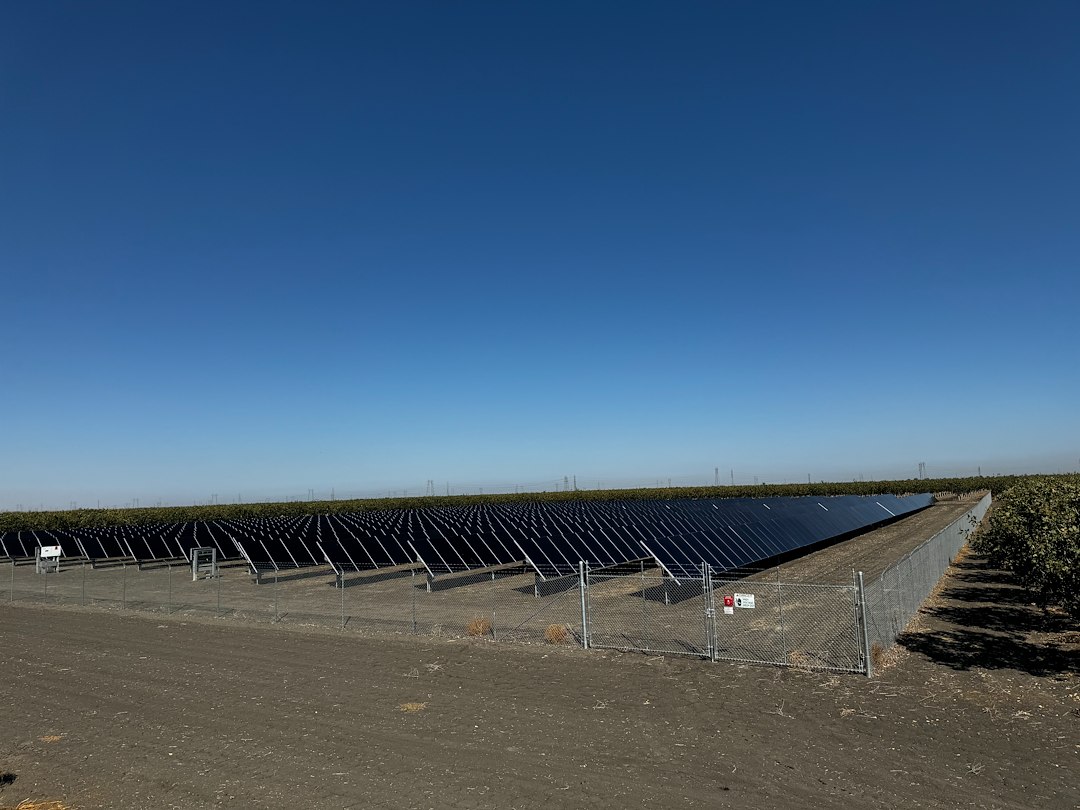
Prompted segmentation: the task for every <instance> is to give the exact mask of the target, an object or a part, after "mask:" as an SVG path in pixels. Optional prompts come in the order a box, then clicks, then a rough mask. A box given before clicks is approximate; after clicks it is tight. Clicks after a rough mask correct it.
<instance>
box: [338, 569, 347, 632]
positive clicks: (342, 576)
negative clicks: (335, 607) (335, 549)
mask: <svg viewBox="0 0 1080 810" xmlns="http://www.w3.org/2000/svg"><path fill="white" fill-rule="evenodd" d="M338 588H339V589H340V590H341V594H340V596H341V629H342V630H344V629H345V566H344V565H343V566H342V567H341V573H340V574H339V575H338Z"/></svg>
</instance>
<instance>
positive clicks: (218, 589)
mask: <svg viewBox="0 0 1080 810" xmlns="http://www.w3.org/2000/svg"><path fill="white" fill-rule="evenodd" d="M224 578H225V577H224V576H223V575H222V574H221V572H220V571H219V572H218V575H217V615H218V616H219V617H220V616H221V580H223V579H224Z"/></svg>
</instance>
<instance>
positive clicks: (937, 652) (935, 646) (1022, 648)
mask: <svg viewBox="0 0 1080 810" xmlns="http://www.w3.org/2000/svg"><path fill="white" fill-rule="evenodd" d="M921 616H922V619H923V622H922V627H921V629H920V630H918V631H915V632H908V633H903V634H902V635H901V636H900V638H899V639H897V643H898V644H900V645H902V646H903V647H905V648H907V649H908V650H911V651H912V652H916V653H919V654H920V655H924V656H926V657H927V658H929V659H931V660H932V661H935V662H937V663H940V664H944V665H945V666H948V667H952V668H953V669H961V670H963V669H970V668H972V667H982V668H983V669H1015V670H1018V671H1020V672H1026V673H1028V674H1030V675H1036V676H1048V675H1057V674H1062V673H1080V655H1078V654H1077V650H1076V646H1077V645H1076V642H1075V640H1074V638H1073V636H1074V634H1072V633H1071V631H1075V630H1076V629H1077V628H1076V623H1075V622H1074V621H1072V620H1070V619H1069V618H1068V617H1067V616H1065V615H1064V614H1063V613H1060V612H1057V611H1044V610H1043V609H1042V608H1039V607H1037V606H1035V605H1033V604H1031V596H1030V595H1029V594H1028V593H1027V592H1026V591H1025V590H1024V589H1023V588H1022V587H1020V586H1019V585H1018V584H1017V583H1016V581H1015V579H1014V578H1013V577H1012V575H1011V574H1009V573H1008V572H1006V571H998V570H995V569H993V568H991V567H990V565H989V563H988V562H987V561H986V560H984V559H980V558H972V557H969V558H967V559H964V560H962V561H961V562H959V563H958V564H957V565H956V568H955V570H954V571H953V572H950V575H949V576H948V577H947V579H946V580H945V583H944V587H943V588H942V590H941V591H940V593H939V594H938V595H937V596H936V597H934V598H932V599H931V600H930V601H929V602H928V603H927V604H926V605H924V607H923V609H922V611H921Z"/></svg>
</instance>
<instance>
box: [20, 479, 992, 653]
mask: <svg viewBox="0 0 1080 810" xmlns="http://www.w3.org/2000/svg"><path fill="white" fill-rule="evenodd" d="M989 505H990V496H989V494H987V495H986V496H985V497H983V498H982V500H980V501H979V502H978V503H977V504H976V505H975V506H974V507H973V508H972V509H971V510H969V511H968V512H967V513H966V514H964V515H963V516H961V517H960V518H959V519H957V520H956V521H954V522H953V523H951V524H950V525H949V526H947V527H946V528H944V529H943V530H941V531H940V532H938V533H937V534H935V535H934V536H933V537H931V538H930V539H929V540H927V541H926V542H924V543H923V544H921V545H920V546H918V547H916V548H915V549H913V550H912V551H911V552H910V553H909V554H907V555H905V556H904V557H903V558H901V559H900V560H898V561H897V562H896V563H895V564H893V565H892V566H890V567H889V568H887V569H886V570H885V571H884V572H883V573H882V574H881V576H880V577H879V578H877V579H875V580H874V581H872V582H869V583H865V584H864V583H863V582H862V576H861V575H856V576H855V577H854V578H853V581H852V584H850V585H824V584H815V583H807V582H784V581H782V577H781V570H780V569H770V570H768V571H740V572H726V573H725V572H713V571H712V570H710V569H709V568H708V567H707V566H703V567H702V569H701V570H700V571H697V572H695V571H687V572H675V575H674V576H673V575H672V572H669V571H664V570H662V569H660V568H656V567H649V565H650V564H649V563H641V564H640V567H639V568H637V569H634V568H633V567H632V566H622V567H620V568H617V569H598V570H593V571H589V570H588V569H587V566H586V565H585V564H584V563H583V564H582V565H581V569H580V573H577V574H570V575H566V573H565V572H561V573H559V572H554V571H552V572H547V573H546V574H545V575H540V574H537V573H536V572H535V571H534V570H533V569H532V568H531V567H526V566H524V565H508V566H501V567H499V568H495V569H485V570H479V571H478V570H465V569H452V568H447V569H446V570H444V571H441V572H437V573H436V574H434V575H433V574H432V572H430V571H428V570H426V569H425V568H423V567H419V566H416V567H409V566H405V567H402V568H398V569H390V570H386V569H384V570H379V571H367V572H362V573H354V572H342V571H340V570H338V571H334V570H331V569H330V568H329V567H308V568H292V569H276V570H270V571H252V570H251V568H250V567H249V566H247V565H245V564H224V565H221V566H220V567H219V568H218V572H217V573H218V575H217V576H215V577H212V578H203V577H200V578H197V579H195V578H193V577H192V567H191V565H190V564H188V563H186V562H183V561H176V562H173V563H168V562H162V563H153V564H143V565H137V564H134V563H131V562H121V561H115V562H107V563H97V564H95V565H91V564H90V563H89V562H80V561H75V562H71V561H61V563H60V566H59V569H58V570H56V571H54V572H49V573H37V569H36V566H35V564H34V561H33V560H29V561H25V562H11V563H10V566H9V570H8V571H7V572H6V573H7V577H6V579H7V582H6V583H5V584H6V586H7V587H6V590H7V594H6V596H7V601H9V602H20V603H36V604H43V605H45V604H48V605H65V604H67V605H94V606H98V607H103V608H106V609H126V610H142V611H163V612H168V613H178V614H183V615H190V616H193V617H194V616H203V617H210V618H235V619H241V620H247V621H255V622H267V623H281V624H287V625H296V626H310V627H324V628H335V629H341V630H350V631H359V632H363V631H373V632H390V633H404V634H416V635H429V636H435V637H465V636H474V637H479V638H486V639H490V640H492V641H498V642H503V641H508V642H509V641H512V642H524V643H547V644H576V645H579V646H585V647H597V648H608V649H619V650H636V651H641V652H646V653H661V654H667V655H686V656H692V657H697V658H706V659H710V660H714V661H718V660H728V661H741V662H750V663H764V664H775V665H779V666H797V667H802V668H806V669H814V670H827V671H838V672H863V673H867V674H871V672H872V669H873V662H874V658H875V657H876V656H877V655H878V654H879V652H880V651H883V650H885V649H887V648H888V647H890V646H891V645H892V644H893V643H894V642H895V640H896V638H897V636H898V635H899V634H900V633H901V632H902V631H903V629H904V627H905V626H906V625H907V624H908V622H909V621H910V620H911V618H912V617H913V616H914V615H915V613H916V612H917V611H918V609H919V606H920V605H921V604H922V602H923V601H924V600H925V599H926V598H927V596H929V595H930V593H931V592H932V590H933V589H934V587H935V586H936V584H937V582H938V581H939V580H940V578H941V576H942V574H943V573H944V572H945V570H946V569H947V568H948V566H949V564H950V563H951V561H952V560H953V558H954V557H955V556H956V554H957V552H958V551H959V550H960V548H961V547H962V546H963V545H964V544H965V543H966V542H967V539H968V536H969V535H970V533H971V531H972V530H973V529H974V528H975V527H976V526H977V525H978V524H979V523H980V522H981V521H982V519H983V517H984V516H985V514H986V511H987V509H988V507H989ZM3 588H4V585H3V584H0V598H2V596H3Z"/></svg>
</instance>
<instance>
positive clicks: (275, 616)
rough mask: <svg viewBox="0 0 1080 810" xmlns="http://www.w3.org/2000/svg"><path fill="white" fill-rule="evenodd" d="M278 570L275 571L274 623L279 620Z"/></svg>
mask: <svg viewBox="0 0 1080 810" xmlns="http://www.w3.org/2000/svg"><path fill="white" fill-rule="evenodd" d="M277 574H278V572H277V569H276V568H275V569H274V622H275V623H276V622H277V620H278V604H277V600H278V582H277Z"/></svg>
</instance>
